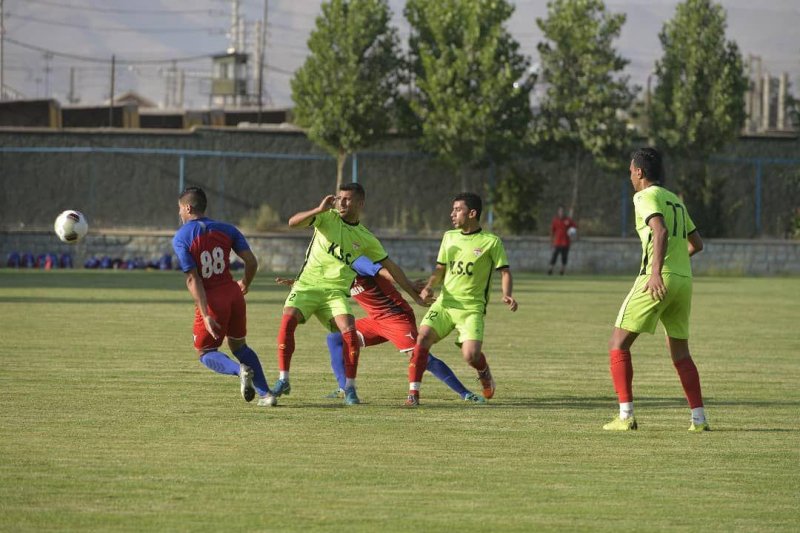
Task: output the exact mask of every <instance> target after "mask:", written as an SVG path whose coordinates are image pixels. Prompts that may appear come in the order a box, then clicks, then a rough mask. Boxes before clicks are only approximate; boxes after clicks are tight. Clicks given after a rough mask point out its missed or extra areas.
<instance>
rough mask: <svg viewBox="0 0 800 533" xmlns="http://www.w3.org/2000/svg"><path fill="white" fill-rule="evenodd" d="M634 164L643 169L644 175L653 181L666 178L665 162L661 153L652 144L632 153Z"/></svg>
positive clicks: (658, 181)
mask: <svg viewBox="0 0 800 533" xmlns="http://www.w3.org/2000/svg"><path fill="white" fill-rule="evenodd" d="M631 161H633V166H635V167H636V168H640V169H642V175H643V176H644V177H645V178H647V179H648V180H650V181H652V182H653V183H661V181H662V180H663V179H664V162H663V161H662V159H661V154H660V153H659V152H658V150H656V149H655V148H651V147H650V146H647V147H644V148H639V149H638V150H636V151H635V152H633V153H632V154H631Z"/></svg>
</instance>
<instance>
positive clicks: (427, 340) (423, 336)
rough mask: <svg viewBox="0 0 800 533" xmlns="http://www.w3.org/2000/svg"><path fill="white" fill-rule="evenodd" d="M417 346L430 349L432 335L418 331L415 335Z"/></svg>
mask: <svg viewBox="0 0 800 533" xmlns="http://www.w3.org/2000/svg"><path fill="white" fill-rule="evenodd" d="M417 346H422V347H423V348H426V349H430V347H431V346H433V335H432V334H431V333H420V334H418V335H417Z"/></svg>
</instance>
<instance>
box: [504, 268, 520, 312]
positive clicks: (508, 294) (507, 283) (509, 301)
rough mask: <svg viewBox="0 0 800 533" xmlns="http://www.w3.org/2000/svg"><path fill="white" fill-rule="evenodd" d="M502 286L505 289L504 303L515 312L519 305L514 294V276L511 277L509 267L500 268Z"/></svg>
mask: <svg viewBox="0 0 800 533" xmlns="http://www.w3.org/2000/svg"><path fill="white" fill-rule="evenodd" d="M500 287H501V288H502V289H503V303H505V304H506V305H507V306H508V308H509V309H511V312H512V313H513V312H515V311H516V310H517V308H518V307H519V304H518V303H517V300H516V299H514V296H512V292H514V278H512V277H511V270H510V269H508V268H501V269H500Z"/></svg>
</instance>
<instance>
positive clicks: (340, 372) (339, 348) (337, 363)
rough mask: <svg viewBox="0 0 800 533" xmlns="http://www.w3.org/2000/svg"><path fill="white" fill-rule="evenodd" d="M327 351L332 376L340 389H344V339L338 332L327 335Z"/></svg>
mask: <svg viewBox="0 0 800 533" xmlns="http://www.w3.org/2000/svg"><path fill="white" fill-rule="evenodd" d="M327 340H328V351H329V352H330V354H331V370H333V375H334V376H336V382H337V383H338V384H339V388H340V389H344V382H345V376H344V354H343V349H344V339H342V334H341V333H339V332H336V333H328V339H327Z"/></svg>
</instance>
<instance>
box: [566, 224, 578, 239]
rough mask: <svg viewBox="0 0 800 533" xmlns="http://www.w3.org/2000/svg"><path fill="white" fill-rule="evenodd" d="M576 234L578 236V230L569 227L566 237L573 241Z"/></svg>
mask: <svg viewBox="0 0 800 533" xmlns="http://www.w3.org/2000/svg"><path fill="white" fill-rule="evenodd" d="M577 234H578V228H576V227H575V226H570V227H569V229H567V235H569V238H570V239H574V238H575V235H577Z"/></svg>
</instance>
